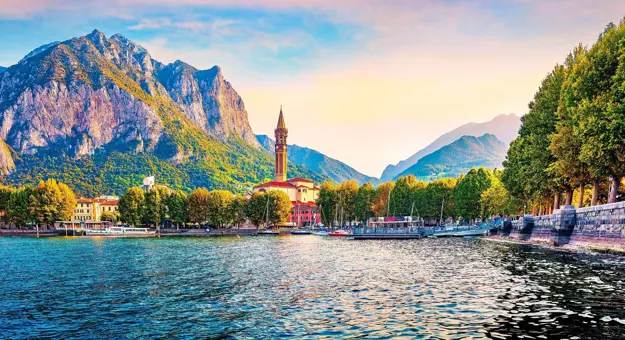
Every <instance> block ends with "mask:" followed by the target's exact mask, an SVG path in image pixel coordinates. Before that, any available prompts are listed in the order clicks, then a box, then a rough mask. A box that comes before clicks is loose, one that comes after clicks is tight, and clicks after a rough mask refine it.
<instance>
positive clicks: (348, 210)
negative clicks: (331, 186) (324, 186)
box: [337, 180, 358, 221]
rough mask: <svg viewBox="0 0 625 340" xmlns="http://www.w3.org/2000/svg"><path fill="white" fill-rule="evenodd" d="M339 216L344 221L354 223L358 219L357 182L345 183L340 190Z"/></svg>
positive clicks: (339, 187) (340, 186)
mask: <svg viewBox="0 0 625 340" xmlns="http://www.w3.org/2000/svg"><path fill="white" fill-rule="evenodd" d="M337 191H338V195H339V209H340V211H339V214H341V215H342V219H343V221H353V220H355V219H356V195H357V194H358V183H357V182H356V181H353V180H352V181H345V182H343V183H341V184H340V185H339V186H338V188H337Z"/></svg>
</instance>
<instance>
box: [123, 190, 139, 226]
mask: <svg viewBox="0 0 625 340" xmlns="http://www.w3.org/2000/svg"><path fill="white" fill-rule="evenodd" d="M144 212H145V194H144V192H143V189H141V188H139V187H132V188H129V189H128V190H126V192H125V193H124V194H123V195H122V196H121V197H120V198H119V217H120V219H121V220H122V221H124V222H126V223H128V224H129V225H132V226H137V225H140V224H141V220H142V218H143V214H144Z"/></svg>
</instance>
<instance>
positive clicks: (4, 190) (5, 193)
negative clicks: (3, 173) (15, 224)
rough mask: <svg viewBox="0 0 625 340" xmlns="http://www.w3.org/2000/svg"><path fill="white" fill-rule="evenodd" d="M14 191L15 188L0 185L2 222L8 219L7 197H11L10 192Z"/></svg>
mask: <svg viewBox="0 0 625 340" xmlns="http://www.w3.org/2000/svg"><path fill="white" fill-rule="evenodd" d="M14 191H15V188H13V187H10V186H6V185H0V214H1V217H2V222H6V221H7V220H8V211H7V210H8V208H9V199H11V193H13V192H14Z"/></svg>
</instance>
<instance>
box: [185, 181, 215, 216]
mask: <svg viewBox="0 0 625 340" xmlns="http://www.w3.org/2000/svg"><path fill="white" fill-rule="evenodd" d="M209 209H210V194H209V192H208V190H207V189H206V188H198V189H195V190H193V191H191V193H190V194H189V205H188V212H187V216H188V217H189V221H191V222H193V223H204V222H206V221H208V217H209Z"/></svg>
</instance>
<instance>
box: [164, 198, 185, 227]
mask: <svg viewBox="0 0 625 340" xmlns="http://www.w3.org/2000/svg"><path fill="white" fill-rule="evenodd" d="M188 204H189V202H188V198H187V195H186V194H185V193H184V191H182V190H176V191H173V192H172V193H171V194H170V195H169V196H168V197H167V201H166V205H167V212H168V214H169V218H171V220H172V222H174V223H176V226H178V227H180V225H181V224H184V223H185V222H186V221H187V206H188Z"/></svg>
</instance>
